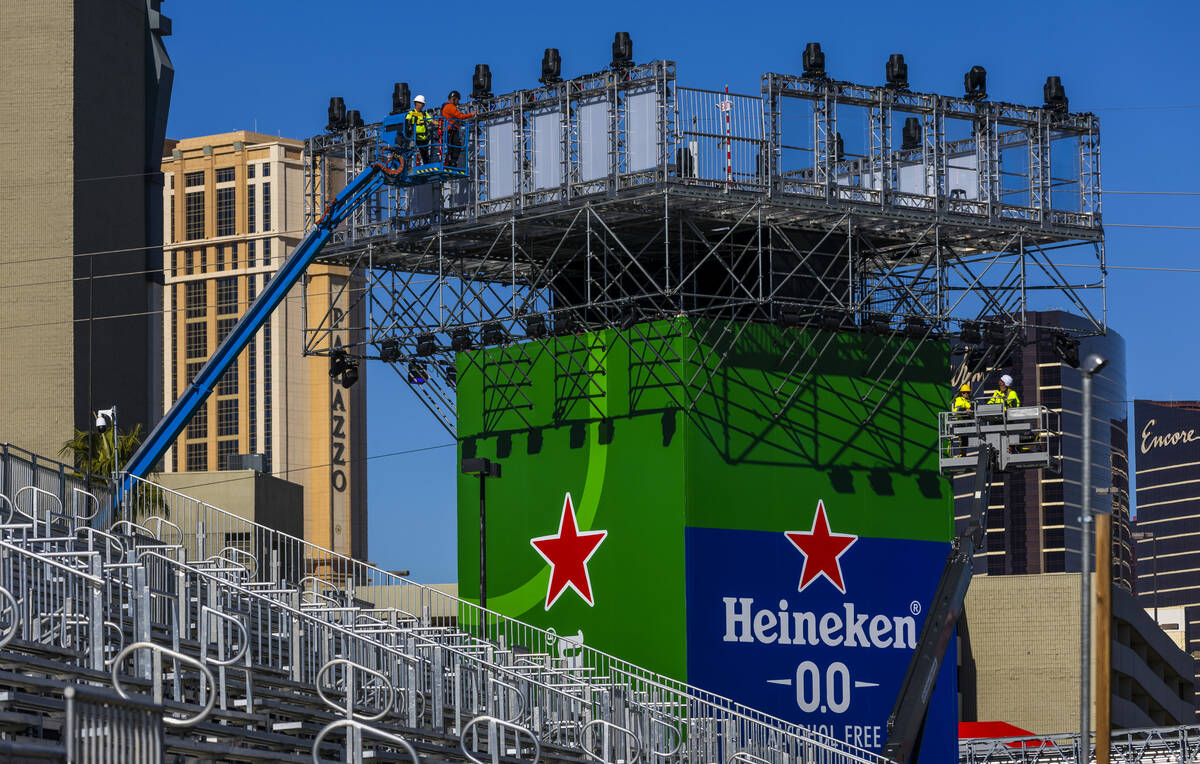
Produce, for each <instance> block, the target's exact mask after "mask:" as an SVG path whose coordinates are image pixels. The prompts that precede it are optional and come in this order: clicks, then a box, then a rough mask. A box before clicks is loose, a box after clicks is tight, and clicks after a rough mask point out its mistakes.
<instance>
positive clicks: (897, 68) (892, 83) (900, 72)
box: [885, 53, 908, 90]
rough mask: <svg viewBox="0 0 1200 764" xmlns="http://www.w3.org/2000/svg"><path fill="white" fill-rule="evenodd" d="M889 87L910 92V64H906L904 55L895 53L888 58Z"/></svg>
mask: <svg viewBox="0 0 1200 764" xmlns="http://www.w3.org/2000/svg"><path fill="white" fill-rule="evenodd" d="M885 74H886V75H887V86H888V87H889V88H896V89H897V90H908V64H906V63H904V54H903V53H893V54H892V55H891V56H889V57H888V62H887V69H886V71H885Z"/></svg>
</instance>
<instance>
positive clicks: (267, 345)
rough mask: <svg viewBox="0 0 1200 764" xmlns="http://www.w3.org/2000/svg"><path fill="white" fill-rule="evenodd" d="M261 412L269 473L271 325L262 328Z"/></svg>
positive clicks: (264, 447) (271, 410) (271, 411)
mask: <svg viewBox="0 0 1200 764" xmlns="http://www.w3.org/2000/svg"><path fill="white" fill-rule="evenodd" d="M262 400H263V411H264V412H266V415H267V416H266V419H265V421H264V423H263V454H264V455H265V461H266V463H267V464H266V471H267V472H270V471H271V434H272V433H271V419H272V418H273V417H272V413H273V412H274V409H272V408H271V325H270V324H269V323H268V324H267V325H266V326H264V327H263V399H262Z"/></svg>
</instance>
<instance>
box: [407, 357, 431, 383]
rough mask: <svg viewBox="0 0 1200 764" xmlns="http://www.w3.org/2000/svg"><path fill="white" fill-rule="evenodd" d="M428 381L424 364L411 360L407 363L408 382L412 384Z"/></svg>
mask: <svg viewBox="0 0 1200 764" xmlns="http://www.w3.org/2000/svg"><path fill="white" fill-rule="evenodd" d="M428 381H429V372H428V371H426V370H425V364H423V363H421V362H420V361H413V362H412V363H410V364H409V365H408V382H409V384H412V385H423V384H425V383H426V382H428Z"/></svg>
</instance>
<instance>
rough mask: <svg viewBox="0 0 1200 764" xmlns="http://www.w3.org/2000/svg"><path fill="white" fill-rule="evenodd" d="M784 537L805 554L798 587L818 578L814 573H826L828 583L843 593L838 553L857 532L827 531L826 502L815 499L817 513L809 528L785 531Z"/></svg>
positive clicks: (817, 574) (856, 539) (855, 538)
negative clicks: (810, 528) (807, 529)
mask: <svg viewBox="0 0 1200 764" xmlns="http://www.w3.org/2000/svg"><path fill="white" fill-rule="evenodd" d="M783 535H785V536H787V540H788V541H790V542H792V545H793V546H795V547H796V548H797V549H799V550H800V551H801V552H802V553H803V554H804V568H803V569H802V570H801V572H800V586H799V587H798V588H797V591H801V592H802V591H804V589H805V587H807V586H808V585H809V584H811V583H812V582H813V581H816V580H817V576H825V578H827V579H829V583H831V584H833V585H834V586H836V587H837V588H838V591H840V592H841V593H842V594H845V593H846V584H845V583H844V582H843V581H842V563H841V557H842V555H844V554H845V553H846V550H847V549H849V548H850V547H851V546H852V545H853V544H854V542H855V541H858V536H855V535H854V534H853V533H830V532H829V518H828V517H826V516H825V502H823V501H817V515H816V517H814V518H813V524H812V530H810V531H784V534H783Z"/></svg>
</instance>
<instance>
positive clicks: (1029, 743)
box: [958, 725, 1200, 764]
mask: <svg viewBox="0 0 1200 764" xmlns="http://www.w3.org/2000/svg"><path fill="white" fill-rule="evenodd" d="M1079 741H1080V737H1079V733H1077V732H1076V733H1070V734H1062V735H1037V736H1033V737H1014V738H986V739H977V740H960V741H959V742H958V760H959V762H960V764H999V763H1000V762H1003V763H1004V764H1079V762H1080V760H1081V759H1080V745H1079ZM1095 759H1096V750H1095V740H1094V739H1089V740H1088V743H1087V749H1086V755H1085V756H1084V757H1083V759H1082V760H1083V762H1084V764H1086V762H1091V761H1095ZM1109 760H1110V761H1119V762H1124V763H1125V764H1135V763H1137V764H1142V763H1143V762H1145V763H1149V762H1164V764H1166V763H1167V762H1169V763H1170V764H1177V763H1178V762H1189V761H1200V726H1198V725H1188V726H1180V727H1148V728H1143V729H1128V730H1113V732H1112V737H1111V748H1110V751H1109Z"/></svg>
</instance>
